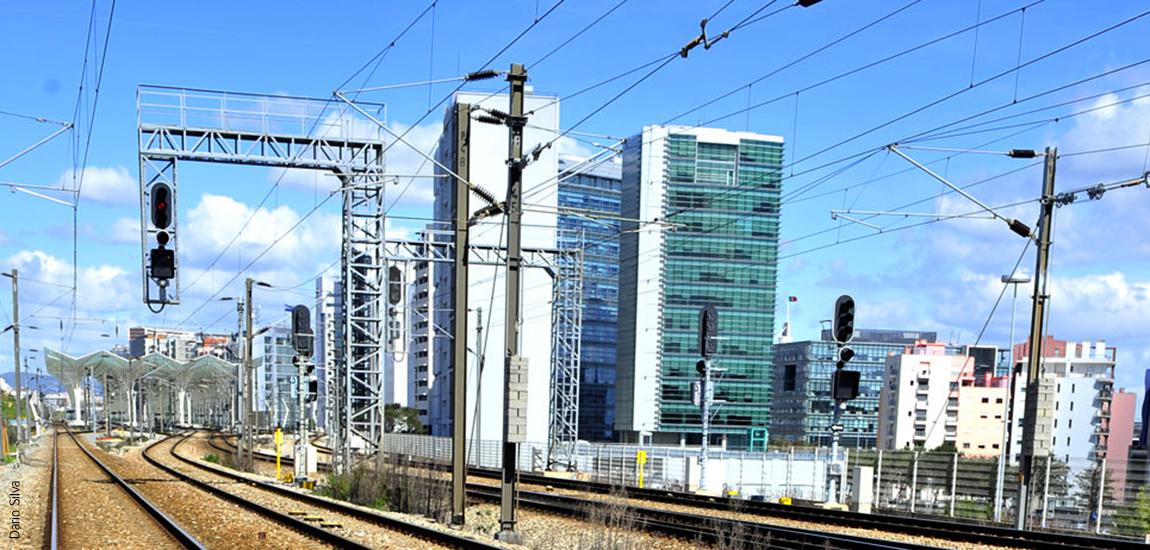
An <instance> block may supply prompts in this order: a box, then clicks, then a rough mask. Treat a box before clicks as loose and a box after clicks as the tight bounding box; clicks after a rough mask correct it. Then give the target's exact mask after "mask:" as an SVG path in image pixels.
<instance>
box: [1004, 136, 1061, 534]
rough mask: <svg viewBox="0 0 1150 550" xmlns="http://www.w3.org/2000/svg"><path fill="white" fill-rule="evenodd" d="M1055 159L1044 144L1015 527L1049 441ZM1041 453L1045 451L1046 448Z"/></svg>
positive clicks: (1020, 525)
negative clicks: (1046, 342)
mask: <svg viewBox="0 0 1150 550" xmlns="http://www.w3.org/2000/svg"><path fill="white" fill-rule="evenodd" d="M1057 160H1058V149H1057V148H1056V147H1047V148H1046V162H1045V169H1044V171H1043V177H1042V217H1041V220H1040V221H1039V224H1038V253H1037V255H1036V256H1037V258H1036V259H1035V265H1034V297H1033V300H1034V306H1033V308H1032V310H1031V312H1030V337H1029V339H1028V340H1027V342H1028V343H1029V350H1028V353H1027V355H1028V357H1027V363H1026V405H1025V407H1024V408H1023V411H1024V412H1023V422H1022V461H1021V464H1020V465H1019V470H1020V472H1019V476H1018V507H1017V508H1018V517H1017V518H1016V519H1015V527H1016V528H1018V529H1025V528H1026V517H1027V515H1029V512H1030V498H1029V495H1028V494H1027V489H1028V488H1029V487H1030V486H1031V485H1032V484H1033V483H1032V482H1033V477H1034V468H1033V463H1034V455H1035V451H1036V444H1037V443H1038V442H1039V439H1040V437H1041V440H1042V444H1041V447H1042V448H1043V449H1045V448H1047V447H1048V445H1049V443H1050V434H1049V433H1043V434H1041V435H1040V434H1038V433H1036V432H1037V428H1038V397H1039V396H1038V384H1039V372H1040V371H1039V367H1040V365H1041V360H1042V344H1043V342H1042V321H1043V319H1044V318H1045V317H1044V314H1045V312H1046V305H1047V304H1046V302H1047V298H1048V297H1047V295H1046V281H1047V267H1048V266H1049V264H1050V236H1051V232H1052V230H1053V225H1054V172H1055V167H1056V163H1057ZM1042 454H1044V455H1045V454H1046V453H1045V452H1044V453H1042Z"/></svg>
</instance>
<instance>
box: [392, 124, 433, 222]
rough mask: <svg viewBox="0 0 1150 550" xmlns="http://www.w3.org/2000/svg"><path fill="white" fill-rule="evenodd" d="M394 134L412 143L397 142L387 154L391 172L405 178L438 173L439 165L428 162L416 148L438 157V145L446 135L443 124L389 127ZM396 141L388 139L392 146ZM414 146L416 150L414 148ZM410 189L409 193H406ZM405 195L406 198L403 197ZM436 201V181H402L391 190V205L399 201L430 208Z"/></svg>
mask: <svg viewBox="0 0 1150 550" xmlns="http://www.w3.org/2000/svg"><path fill="white" fill-rule="evenodd" d="M388 127H389V128H391V130H392V131H393V132H395V133H396V134H399V135H403V133H404V132H408V129H409V128H410V131H409V132H408V133H407V135H406V136H404V137H403V140H404V141H406V142H407V143H409V144H411V146H409V145H407V144H404V143H394V145H392V146H391V148H390V149H388V151H387V173H388V174H397V175H404V176H412V175H419V176H427V175H431V174H434V173H435V164H434V163H432V162H431V161H429V160H427V159H426V158H425V157H424V156H423V155H421V154H420V153H419V152H417V151H416V150H415V149H418V150H419V151H422V152H423V153H424V154H426V155H427V156H430V157H432V158H434V157H435V153H436V151H435V146H436V143H438V142H439V136H440V134H442V133H443V125H442V124H440V123H438V122H435V123H429V124H424V125H421V126H416V127H414V128H411V127H410V126H409V125H406V124H403V123H400V122H395V123H392V124H391V125H389V126H388ZM393 140H394V138H388V142H389V143H392V142H393ZM412 146H414V147H415V149H412ZM405 188H406V191H405V190H404V189H405ZM400 193H402V198H401V197H400ZM434 199H435V183H434V180H433V179H432V178H426V177H419V178H414V179H413V178H400V179H399V181H398V182H397V183H395V184H393V185H391V186H390V187H389V188H388V191H387V202H388V204H391V203H392V202H395V201H397V200H398V203H397V204H398V205H400V206H420V205H428V204H431V202H432V201H433V200H434Z"/></svg>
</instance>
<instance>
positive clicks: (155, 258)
mask: <svg viewBox="0 0 1150 550" xmlns="http://www.w3.org/2000/svg"><path fill="white" fill-rule="evenodd" d="M149 257H150V258H151V265H150V268H151V269H150V271H151V273H150V275H151V277H152V278H153V279H155V280H156V281H157V282H162V283H166V282H167V281H168V280H169V279H172V278H173V277H175V276H176V252H175V251H174V250H171V249H168V248H164V247H163V246H160V247H159V248H153V249H152V253H151V254H150V256H149Z"/></svg>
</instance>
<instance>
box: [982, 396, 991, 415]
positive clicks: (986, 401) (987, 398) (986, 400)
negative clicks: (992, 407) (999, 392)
mask: <svg viewBox="0 0 1150 550" xmlns="http://www.w3.org/2000/svg"><path fill="white" fill-rule="evenodd" d="M982 402H983V403H990V398H989V397H983V398H982ZM983 418H986V417H985V416H984V417H983Z"/></svg>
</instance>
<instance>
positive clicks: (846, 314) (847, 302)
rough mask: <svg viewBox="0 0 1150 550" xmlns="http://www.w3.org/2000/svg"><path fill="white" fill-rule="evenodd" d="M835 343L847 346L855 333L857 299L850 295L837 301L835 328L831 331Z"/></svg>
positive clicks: (845, 295) (844, 295)
mask: <svg viewBox="0 0 1150 550" xmlns="http://www.w3.org/2000/svg"><path fill="white" fill-rule="evenodd" d="M831 333H832V335H833V336H834V339H835V342H838V343H840V344H845V343H847V342H850V341H851V338H853V337H854V333H855V299H854V298H852V297H851V296H850V295H849V294H843V295H842V296H839V299H838V300H835V316H834V328H833V329H832V330H831Z"/></svg>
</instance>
